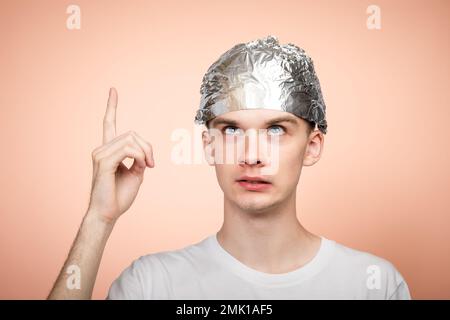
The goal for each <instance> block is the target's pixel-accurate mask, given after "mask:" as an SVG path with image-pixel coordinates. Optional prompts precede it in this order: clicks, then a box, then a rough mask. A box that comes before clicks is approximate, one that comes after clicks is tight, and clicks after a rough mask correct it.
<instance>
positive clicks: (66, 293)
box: [48, 212, 114, 299]
mask: <svg viewBox="0 0 450 320" xmlns="http://www.w3.org/2000/svg"><path fill="white" fill-rule="evenodd" d="M113 227H114V223H113V222H106V221H104V220H102V219H100V218H99V217H98V215H96V214H95V213H94V212H88V213H87V214H86V215H85V217H84V218H83V222H82V224H81V226H80V229H79V230H78V234H77V236H76V238H75V240H74V242H73V245H72V248H71V249H70V252H69V255H68V257H67V259H66V261H65V263H64V266H63V268H62V269H61V272H60V274H59V276H58V278H57V280H56V282H55V284H54V286H53V289H52V291H51V292H50V294H49V296H48V299H90V298H91V296H92V291H93V288H94V284H95V279H96V277H97V272H98V269H99V266H100V261H101V258H102V255H103V251H104V249H105V246H106V242H107V240H108V238H109V235H110V234H111V231H112V229H113ZM71 266H72V267H71ZM68 270H72V272H74V273H73V274H71V273H70V272H69V273H68ZM74 270H75V271H74ZM76 270H79V272H80V273H79V276H80V278H79V280H80V281H79V284H80V286H79V288H78V287H76V288H74V286H73V285H70V284H68V280H69V282H70V280H73V278H71V279H69V277H73V276H78V275H77V274H75V273H76Z"/></svg>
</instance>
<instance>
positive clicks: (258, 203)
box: [235, 195, 276, 213]
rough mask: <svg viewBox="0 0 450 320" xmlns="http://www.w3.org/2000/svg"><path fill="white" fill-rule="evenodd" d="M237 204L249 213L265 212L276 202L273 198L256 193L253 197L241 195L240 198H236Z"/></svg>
mask: <svg viewBox="0 0 450 320" xmlns="http://www.w3.org/2000/svg"><path fill="white" fill-rule="evenodd" d="M258 198H259V199H258ZM235 204H236V205H237V206H238V207H239V208H240V209H241V210H244V211H248V212H249V213H264V212H265V211H267V210H270V209H271V208H272V207H274V206H275V204H276V202H275V201H274V200H273V199H268V198H266V199H264V197H260V195H256V196H253V198H252V199H251V198H250V197H246V196H241V197H239V199H236V201H235Z"/></svg>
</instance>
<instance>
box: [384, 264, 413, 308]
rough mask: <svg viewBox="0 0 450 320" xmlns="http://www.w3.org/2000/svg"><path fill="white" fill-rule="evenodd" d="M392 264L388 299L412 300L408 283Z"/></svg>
mask: <svg viewBox="0 0 450 320" xmlns="http://www.w3.org/2000/svg"><path fill="white" fill-rule="evenodd" d="M390 265H391V272H390V274H391V276H390V281H389V282H390V285H389V286H388V287H389V288H390V290H388V295H387V299H388V300H411V294H410V293H409V288H408V285H407V283H406V281H405V279H404V278H403V276H402V275H401V273H400V272H399V271H398V270H397V269H396V268H395V267H394V266H393V265H392V264H390Z"/></svg>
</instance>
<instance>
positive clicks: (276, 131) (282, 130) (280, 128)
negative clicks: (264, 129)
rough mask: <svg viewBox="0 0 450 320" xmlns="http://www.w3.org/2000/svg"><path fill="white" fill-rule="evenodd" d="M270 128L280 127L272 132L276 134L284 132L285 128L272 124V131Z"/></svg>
mask: <svg viewBox="0 0 450 320" xmlns="http://www.w3.org/2000/svg"><path fill="white" fill-rule="evenodd" d="M270 128H278V129H279V130H274V131H272V132H274V133H275V134H280V133H283V132H284V129H283V127H282V126H271V127H269V132H270V131H271V130H270Z"/></svg>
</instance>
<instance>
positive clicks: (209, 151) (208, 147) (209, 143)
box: [202, 130, 214, 166]
mask: <svg viewBox="0 0 450 320" xmlns="http://www.w3.org/2000/svg"><path fill="white" fill-rule="evenodd" d="M202 142H203V152H204V154H205V159H206V161H207V162H208V164H209V165H210V166H213V165H214V143H213V142H214V138H213V137H212V135H211V134H210V132H209V130H204V131H203V132H202Z"/></svg>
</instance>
